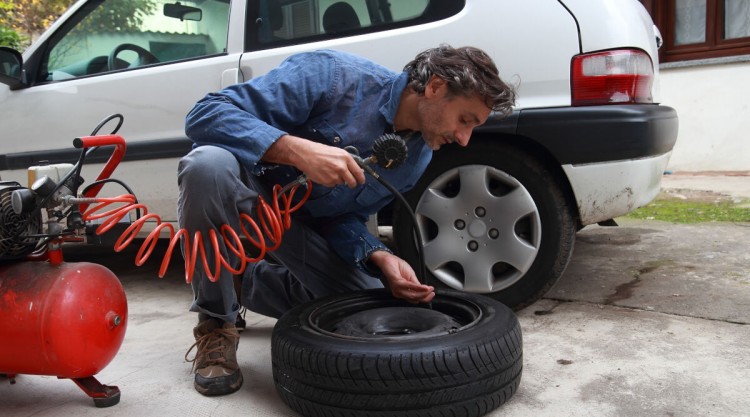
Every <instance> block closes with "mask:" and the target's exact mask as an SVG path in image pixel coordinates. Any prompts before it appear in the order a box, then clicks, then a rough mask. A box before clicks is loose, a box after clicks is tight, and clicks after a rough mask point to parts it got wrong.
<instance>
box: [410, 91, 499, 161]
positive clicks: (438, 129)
mask: <svg viewBox="0 0 750 417" xmlns="http://www.w3.org/2000/svg"><path fill="white" fill-rule="evenodd" d="M417 115H418V117H419V123H420V126H421V129H420V131H421V132H422V137H423V138H424V141H425V142H426V143H427V146H429V147H430V149H432V150H433V151H436V150H438V149H439V148H440V147H441V146H442V145H445V144H448V143H453V142H455V143H458V144H459V145H461V146H466V145H468V144H469V138H471V132H472V130H473V129H474V128H475V127H477V126H479V125H481V124H483V123H484V122H486V121H487V118H488V117H489V116H490V108H489V107H487V105H486V104H485V103H484V100H483V99H482V98H481V97H479V96H476V95H475V96H470V97H465V96H461V95H453V96H451V94H449V92H448V85H447V83H446V82H445V80H443V79H442V78H440V77H437V76H433V77H432V79H431V80H430V81H429V82H428V83H427V88H425V93H424V96H423V97H421V100H420V101H419V103H418V105H417Z"/></svg>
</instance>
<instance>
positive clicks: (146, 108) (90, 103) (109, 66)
mask: <svg viewBox="0 0 750 417" xmlns="http://www.w3.org/2000/svg"><path fill="white" fill-rule="evenodd" d="M244 6H245V2H244V1H233V2H231V3H230V0H202V1H180V2H174V1H166V0H135V1H130V2H113V1H103V0H97V1H80V2H78V3H76V4H75V5H74V6H73V8H72V9H71V10H69V11H68V12H67V13H66V14H65V15H64V16H63V18H61V21H59V22H58V23H57V24H56V25H55V26H54V27H53V28H52V29H51V30H50V31H48V32H47V33H45V34H44V35H43V37H42V38H41V39H40V40H39V41H38V42H36V43H35V44H34V45H32V47H31V48H29V50H27V52H26V53H25V54H24V55H25V56H24V58H25V61H26V67H25V71H26V76H27V86H26V88H21V89H17V90H8V89H7V88H6V87H5V86H2V85H0V89H5V90H6V91H4V92H2V93H0V107H1V108H2V113H3V117H2V118H1V119H0V132H3V133H2V138H0V142H1V150H0V154H2V155H0V165H2V166H1V167H0V169H2V171H3V174H2V176H3V179H14V180H16V181H19V182H21V183H22V184H23V183H25V182H26V181H25V179H24V178H25V176H26V174H25V169H26V168H27V167H28V166H29V165H32V164H37V163H38V162H39V161H48V162H51V163H56V162H75V160H76V156H77V151H76V150H74V149H73V148H72V145H71V143H72V140H73V139H74V138H75V137H80V136H85V135H88V134H90V133H91V131H92V129H93V128H94V127H95V126H96V125H97V124H98V123H99V121H101V120H103V119H104V118H106V117H107V116H109V115H111V114H115V113H119V114H122V115H123V116H124V124H123V126H122V128H121V129H120V131H119V132H118V133H119V134H121V135H122V136H123V137H124V138H125V140H126V142H127V145H128V150H127V152H126V156H125V160H126V161H127V162H125V163H123V164H121V165H120V167H119V168H118V171H117V172H116V175H115V176H117V177H123V178H127V182H128V183H129V184H130V185H131V186H132V188H134V190H135V192H136V194H137V195H138V197H139V199H140V200H141V201H144V202H146V203H147V205H148V206H149V209H150V210H151V211H152V212H157V213H159V214H160V215H162V217H163V219H164V220H174V219H175V210H174V201H175V199H176V164H177V160H178V159H177V158H178V157H179V156H182V155H184V154H185V153H186V152H187V150H189V148H190V142H189V141H188V139H187V138H186V137H185V134H184V118H185V115H186V114H187V112H188V111H189V110H190V108H191V107H192V105H193V104H194V103H195V102H196V101H197V100H198V99H200V98H201V97H203V96H204V95H205V94H206V93H208V92H210V91H214V90H218V89H220V88H221V87H223V86H226V85H229V84H232V83H236V82H237V81H238V78H237V74H238V72H237V62H238V59H239V56H240V53H241V52H242V43H243V39H242V33H243V27H242V25H243V23H244V22H243V21H242V19H239V21H238V23H237V24H238V25H239V26H238V28H237V29H232V28H231V27H230V26H231V25H232V22H231V21H230V15H231V16H243V15H244V10H245V7H244ZM232 34H235V36H232ZM113 127H114V126H105V127H104V128H103V129H102V130H101V131H100V132H99V133H109V132H111V130H112V128H113ZM99 153H100V154H101V155H99V157H100V158H106V157H107V156H108V155H107V154H108V152H106V151H100V152H99ZM99 167H100V166H97V165H95V164H91V165H87V166H86V167H85V169H87V170H90V171H92V172H93V173H91V174H89V175H88V179H93V177H94V176H95V175H96V172H98V170H99ZM165 174H166V175H165ZM169 174H171V175H169ZM139 184H142V185H143V186H140V187H139ZM165 190H166V191H167V192H165ZM118 191H119V190H118Z"/></svg>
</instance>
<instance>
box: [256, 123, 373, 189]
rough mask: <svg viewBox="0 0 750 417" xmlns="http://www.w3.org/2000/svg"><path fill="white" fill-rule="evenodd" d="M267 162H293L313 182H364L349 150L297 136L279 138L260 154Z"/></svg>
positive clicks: (349, 184)
mask: <svg viewBox="0 0 750 417" xmlns="http://www.w3.org/2000/svg"><path fill="white" fill-rule="evenodd" d="M263 160H264V161H266V162H271V163H277V164H286V165H292V166H294V167H296V168H297V169H299V170H300V171H302V172H303V173H304V174H305V175H307V178H309V179H310V180H311V181H312V182H314V183H317V184H320V185H324V186H326V187H333V186H334V185H339V184H346V185H347V186H349V188H354V187H356V186H357V184H364V183H365V171H364V170H363V169H362V168H360V166H359V165H357V162H356V161H355V160H354V158H352V156H351V154H349V152H347V151H345V150H343V149H341V148H336V147H334V146H328V145H325V144H322V143H317V142H313V141H311V140H307V139H303V138H300V137H297V136H291V135H284V136H282V137H280V138H279V139H278V140H277V141H276V142H275V143H274V144H273V145H271V147H270V148H269V149H268V151H266V153H265V155H263Z"/></svg>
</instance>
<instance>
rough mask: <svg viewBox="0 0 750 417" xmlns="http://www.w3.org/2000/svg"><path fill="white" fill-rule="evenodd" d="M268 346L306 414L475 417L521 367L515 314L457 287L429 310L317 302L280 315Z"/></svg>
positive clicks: (510, 388)
mask: <svg viewBox="0 0 750 417" xmlns="http://www.w3.org/2000/svg"><path fill="white" fill-rule="evenodd" d="M271 343H272V350H271V358H272V363H273V376H274V382H275V385H276V389H277V391H278V393H279V395H280V396H281V398H282V400H283V401H284V402H285V403H286V404H287V405H288V406H289V407H290V408H292V409H293V410H294V411H296V412H298V413H299V414H301V415H303V416H307V417H322V416H331V417H333V416H336V417H348V416H351V417H360V416H368V417H386V416H388V417H396V416H410V417H419V416H422V417H428V416H429V417H435V416H446V417H448V416H463V417H473V416H481V415H484V414H486V413H488V412H489V411H491V410H493V409H495V408H497V407H499V406H500V405H502V404H503V403H505V402H506V401H507V400H508V399H509V398H510V397H511V396H512V395H513V394H514V393H515V391H516V389H517V388H518V384H519V383H520V380H521V371H522V367H523V361H522V342H521V328H520V325H519V323H518V319H517V318H516V316H515V314H514V313H513V312H512V311H511V310H510V309H509V308H508V307H506V306H504V305H502V304H501V303H499V302H497V301H495V300H493V299H491V298H488V297H484V296H480V295H474V294H465V293H460V292H457V291H438V293H437V294H436V297H435V299H434V301H433V302H432V309H430V308H429V307H428V306H425V305H421V306H415V305H412V304H409V303H406V302H404V301H401V300H396V299H395V298H393V296H392V295H391V294H390V292H389V291H388V290H368V291H361V292H356V293H353V294H345V295H337V296H332V297H328V298H324V299H321V300H317V301H314V302H312V303H309V304H306V305H303V306H299V307H297V308H294V309H293V310H291V311H289V312H288V313H287V314H285V315H284V316H283V317H282V318H281V319H279V321H278V322H277V323H276V326H275V327H274V330H273V336H272V339H271Z"/></svg>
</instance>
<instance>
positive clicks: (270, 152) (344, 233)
mask: <svg viewBox="0 0 750 417" xmlns="http://www.w3.org/2000/svg"><path fill="white" fill-rule="evenodd" d="M514 101H515V92H514V90H513V89H512V88H511V87H509V86H508V85H506V84H505V83H504V82H503V81H502V80H501V79H500V77H499V75H498V70H497V68H496V66H495V64H494V63H493V62H492V59H491V58H490V57H489V56H487V55H486V54H485V53H484V52H483V51H481V50H478V49H476V48H471V47H464V48H452V47H450V46H448V45H442V46H440V47H438V48H434V49H429V50H427V51H424V52H423V53H420V54H419V55H418V56H417V57H416V58H415V59H414V60H413V61H412V62H410V63H409V64H407V65H406V67H405V68H404V72H402V73H396V72H393V71H390V70H388V69H386V68H384V67H382V66H380V65H377V64H375V63H373V62H370V61H368V60H365V59H363V58H360V57H357V56H353V55H350V54H346V53H343V52H337V51H317V52H311V53H303V54H299V55H295V56H292V57H290V58H288V59H287V60H286V61H284V62H283V63H282V64H281V65H280V66H279V67H278V68H276V69H274V70H272V71H270V72H269V73H268V74H266V75H264V76H261V77H256V78H253V79H252V80H250V81H248V82H246V83H242V84H238V85H234V86H231V87H228V88H226V89H224V90H222V91H220V92H217V93H211V94H208V95H207V96H206V97H205V98H203V99H202V100H200V101H199V102H198V103H197V104H196V105H195V107H194V108H193V109H192V110H191V112H190V113H189V114H188V116H187V121H186V133H187V135H188V136H189V137H190V139H192V140H193V142H194V143H195V146H194V149H193V150H192V151H191V152H190V154H188V155H187V156H185V157H184V158H183V159H182V161H181V162H180V166H179V172H178V182H179V186H180V196H179V209H178V210H179V213H178V217H179V221H180V225H181V226H182V227H183V228H186V229H187V230H188V232H189V233H190V234H191V235H192V234H193V233H194V232H195V231H196V230H200V231H201V232H202V233H203V234H204V235H205V234H206V233H207V232H208V230H210V229H215V230H219V228H220V227H221V225H223V224H228V225H230V226H231V227H233V228H234V229H235V230H239V224H240V219H239V216H240V213H248V214H249V213H254V206H255V203H256V201H257V198H258V195H259V194H260V195H261V196H263V197H264V198H265V199H266V200H268V199H270V198H271V197H270V192H269V190H270V189H271V187H272V186H273V185H274V184H280V185H285V184H287V183H290V182H292V181H293V180H295V179H296V178H297V177H298V176H299V175H300V174H302V173H304V174H305V175H307V177H308V178H309V179H310V180H311V181H312V182H313V183H314V185H313V187H312V194H311V196H310V199H309V200H308V201H307V202H306V203H305V205H304V206H303V208H302V209H301V210H299V211H298V212H297V213H295V215H294V221H293V223H292V226H291V228H290V229H289V230H288V231H287V232H286V233H285V235H284V238H283V242H282V244H281V246H280V247H279V248H278V249H277V250H276V251H274V252H273V253H272V254H270V256H271V257H272V259H271V261H266V260H262V261H260V262H257V263H254V264H250V265H249V266H248V267H247V269H246V270H245V272H244V274H243V276H242V277H240V279H241V289H240V290H239V294H237V291H235V287H234V285H233V276H232V275H231V273H230V272H227V271H224V272H222V274H221V276H220V277H219V279H218V280H217V281H216V282H211V281H210V280H209V279H207V278H206V274H205V272H204V271H202V268H200V264H199V268H198V269H197V270H196V275H195V277H194V279H193V281H192V287H193V292H194V301H193V304H192V306H191V311H196V312H198V313H199V324H198V326H197V327H196V328H195V329H194V331H193V333H194V335H195V338H196V343H195V345H194V347H197V352H196V357H195V359H194V361H195V364H194V369H195V388H196V390H197V391H198V392H200V393H202V394H204V395H222V394H228V393H231V392H234V391H236V390H237V389H239V387H240V386H241V385H242V373H241V372H240V369H239V367H238V365H237V359H236V348H237V344H238V341H239V338H238V333H237V329H236V328H235V326H234V323H235V320H236V318H237V314H238V311H239V309H240V305H242V306H244V307H246V308H248V309H250V310H252V311H255V312H257V313H260V314H264V315H267V316H270V317H276V318H278V317H280V316H281V315H282V314H283V313H284V312H286V311H287V310H289V309H290V308H292V307H293V306H295V305H298V304H301V303H305V302H307V301H310V300H313V299H315V298H318V297H322V296H325V295H329V294H335V293H342V292H350V291H356V290H361V289H367V288H379V287H382V286H383V284H382V281H381V279H382V280H383V281H384V282H385V283H386V285H387V286H388V288H389V289H390V291H391V292H392V293H393V295H394V296H395V297H398V298H403V299H406V300H408V301H410V302H413V303H426V302H429V301H431V300H432V298H433V297H434V296H435V293H434V289H433V288H432V287H431V286H428V285H423V284H421V283H420V282H419V279H418V277H417V276H416V274H415V273H414V270H413V269H412V268H411V267H410V266H409V265H408V264H407V263H406V262H405V261H404V260H402V259H400V258H399V257H397V256H396V255H394V254H392V253H391V252H390V251H389V250H388V249H387V248H386V246H385V245H383V244H382V243H381V242H380V241H379V240H378V239H377V238H376V237H375V236H372V235H371V234H370V233H369V232H368V231H367V227H366V225H365V223H366V221H367V218H368V216H369V215H370V214H373V213H375V212H377V211H378V210H379V209H380V208H382V207H384V206H385V205H386V204H387V203H388V202H389V201H390V200H391V199H392V197H393V196H392V195H391V194H390V192H388V191H387V189H386V188H385V187H383V186H382V185H381V184H379V183H378V182H377V181H375V180H373V179H372V178H369V179H368V178H366V177H365V174H364V171H363V170H362V168H361V167H360V166H359V165H357V163H356V162H355V160H354V159H353V158H352V155H351V154H350V153H349V152H347V151H346V150H344V148H345V147H348V146H353V147H355V148H356V149H357V150H358V151H359V153H360V155H361V156H362V157H367V156H369V155H370V153H371V150H372V144H373V141H374V140H375V139H376V138H378V137H379V136H381V135H382V134H383V133H384V132H399V133H400V134H402V135H403V136H404V137H405V138H407V139H406V145H407V148H408V156H407V159H406V161H405V162H404V163H403V164H402V165H401V166H399V167H398V168H396V169H392V170H384V169H380V168H379V167H375V169H376V170H378V171H379V172H380V175H381V176H382V177H383V178H385V179H386V180H387V181H389V182H390V183H392V184H393V185H394V186H395V187H396V188H397V189H399V190H400V191H405V190H408V189H410V188H411V187H413V186H414V184H415V183H416V181H417V179H418V178H419V177H420V176H421V175H422V173H423V172H424V170H425V168H426V166H427V164H428V162H429V160H430V158H431V155H432V151H436V150H438V149H439V148H440V147H441V146H442V145H444V144H448V143H458V144H459V145H461V146H466V145H467V144H468V142H469V138H470V136H471V132H472V129H473V128H474V127H476V126H479V125H481V124H482V123H484V122H485V121H486V120H487V118H488V117H489V115H490V112H491V111H493V110H494V111H498V112H501V113H504V114H507V113H508V112H510V109H511V106H512V105H513V104H514ZM223 254H224V256H225V257H228V259H232V256H230V255H229V254H227V251H226V250H224V251H223ZM209 265H213V259H209ZM419 278H422V277H419ZM191 350H192V347H191ZM188 352H189V351H188Z"/></svg>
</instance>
